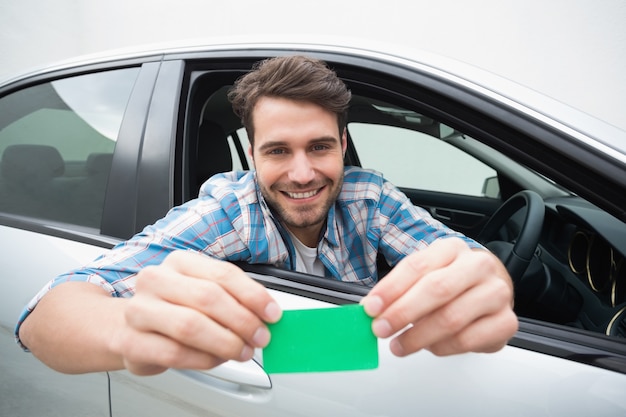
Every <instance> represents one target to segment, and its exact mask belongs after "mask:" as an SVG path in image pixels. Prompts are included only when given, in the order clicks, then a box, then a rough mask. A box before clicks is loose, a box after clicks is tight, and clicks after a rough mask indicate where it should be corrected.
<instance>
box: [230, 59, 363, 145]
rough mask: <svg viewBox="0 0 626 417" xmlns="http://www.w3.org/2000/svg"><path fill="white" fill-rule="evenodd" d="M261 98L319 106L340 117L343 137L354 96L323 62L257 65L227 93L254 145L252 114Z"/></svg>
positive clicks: (279, 61)
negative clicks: (349, 107) (274, 98)
mask: <svg viewBox="0 0 626 417" xmlns="http://www.w3.org/2000/svg"><path fill="white" fill-rule="evenodd" d="M261 97H277V98H286V99H290V100H296V101H304V102H308V103H313V104H316V105H318V106H320V107H322V108H323V109H325V110H327V111H329V112H331V113H334V114H336V115H337V123H338V127H339V132H340V134H341V133H342V132H343V130H344V128H345V126H346V123H347V115H348V106H349V104H350V98H351V94H350V91H349V90H348V88H347V87H346V85H345V84H344V83H343V81H341V80H340V79H339V78H338V77H337V74H335V72H334V71H332V70H331V69H330V68H329V67H328V66H327V65H326V63H324V62H323V61H320V60H317V59H312V58H309V57H304V56H285V57H277V58H270V59H266V60H264V61H260V62H257V63H256V64H255V65H254V66H253V67H252V71H250V72H249V73H247V74H246V75H244V76H243V77H241V78H239V79H238V80H237V81H236V82H235V85H234V86H233V88H232V89H231V90H230V91H229V93H228V98H229V100H230V102H231V103H232V106H233V111H234V112H235V114H236V115H237V116H238V117H239V118H240V119H241V122H242V123H243V125H244V126H245V128H246V131H247V133H248V138H249V140H250V143H251V144H254V126H253V123H252V110H253V109H254V106H255V105H256V103H257V102H258V100H259V99H260V98H261Z"/></svg>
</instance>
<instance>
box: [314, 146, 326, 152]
mask: <svg viewBox="0 0 626 417" xmlns="http://www.w3.org/2000/svg"><path fill="white" fill-rule="evenodd" d="M328 148H329V147H328V145H313V150H314V151H325V150H326V149H328Z"/></svg>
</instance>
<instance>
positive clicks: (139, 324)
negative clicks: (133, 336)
mask: <svg viewBox="0 0 626 417" xmlns="http://www.w3.org/2000/svg"><path fill="white" fill-rule="evenodd" d="M125 318H126V321H127V323H128V324H129V326H130V327H131V328H132V329H133V330H134V331H136V332H138V333H144V334H159V335H162V336H164V337H166V338H168V339H170V340H171V341H172V343H175V344H176V345H179V346H181V347H183V346H184V347H186V348H191V349H195V350H198V351H203V352H206V353H208V354H210V355H212V356H215V357H218V358H221V359H236V360H247V359H249V358H250V356H252V354H251V352H252V351H253V349H252V347H250V346H249V345H248V344H247V343H246V342H245V341H244V340H243V339H242V338H241V337H239V336H238V335H237V334H235V333H233V332H232V331H231V330H229V329H227V328H224V327H223V326H221V325H220V324H219V323H217V322H216V321H214V320H212V319H211V318H209V317H207V316H206V315H204V314H203V313H201V312H200V311H197V310H195V309H192V308H188V307H185V306H180V305H176V304H171V303H168V302H163V301H162V300H160V299H157V298H154V297H146V296H141V295H138V296H136V297H135V299H133V300H131V301H129V303H128V305H127V307H126V311H125Z"/></svg>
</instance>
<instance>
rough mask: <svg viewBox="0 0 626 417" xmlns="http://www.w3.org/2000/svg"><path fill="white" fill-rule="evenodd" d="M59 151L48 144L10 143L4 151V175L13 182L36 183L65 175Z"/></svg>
mask: <svg viewBox="0 0 626 417" xmlns="http://www.w3.org/2000/svg"><path fill="white" fill-rule="evenodd" d="M64 172H65V163H64V162H63V158H62V157H61V154H60V153H59V151H58V150H57V149H56V148H54V147H52V146H48V145H10V146H8V147H7V148H6V149H5V150H4V152H3V153H2V176H3V177H4V178H6V179H7V180H9V181H11V182H16V183H21V184H24V183H36V182H39V181H42V180H46V179H49V178H54V177H58V176H61V175H63V173H64Z"/></svg>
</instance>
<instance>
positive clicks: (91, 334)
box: [16, 56, 517, 375]
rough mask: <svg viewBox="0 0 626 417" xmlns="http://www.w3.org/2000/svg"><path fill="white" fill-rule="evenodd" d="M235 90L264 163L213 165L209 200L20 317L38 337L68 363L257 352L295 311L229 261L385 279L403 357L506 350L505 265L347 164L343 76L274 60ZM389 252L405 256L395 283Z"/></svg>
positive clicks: (386, 328) (63, 367) (208, 362)
mask: <svg viewBox="0 0 626 417" xmlns="http://www.w3.org/2000/svg"><path fill="white" fill-rule="evenodd" d="M229 97H230V99H231V102H232V104H233V109H234V111H235V112H236V113H237V115H238V116H239V117H241V119H242V122H243V124H244V126H245V127H246V130H247V132H248V136H249V138H250V142H251V147H250V152H251V156H252V159H253V161H254V168H255V169H254V170H253V171H250V172H231V173H224V174H218V175H216V176H214V177H213V178H211V179H209V180H208V181H207V182H206V183H205V184H204V185H203V186H202V189H201V192H200V196H199V198H198V199H195V200H193V201H190V202H188V203H186V204H184V205H182V206H180V207H175V208H174V209H172V210H171V211H170V213H168V214H167V216H166V217H165V218H163V219H161V220H160V221H158V222H156V223H155V224H154V225H152V226H149V227H147V228H146V229H145V230H144V231H143V232H142V233H139V234H138V235H136V236H134V237H133V238H132V239H130V240H129V241H128V242H125V243H123V244H120V245H118V246H117V247H115V248H114V249H113V250H112V251H111V252H110V253H108V254H106V255H105V256H102V257H100V258H98V259H96V260H95V261H94V262H92V263H91V264H90V265H87V266H85V267H84V268H81V269H79V270H76V271H71V272H68V273H67V274H64V275H61V276H60V277H57V278H56V279H55V280H53V281H52V282H51V283H50V284H49V285H47V286H46V287H45V288H44V289H43V290H42V291H41V292H40V293H39V294H38V295H37V296H36V297H35V298H34V299H33V301H31V303H30V304H29V305H28V307H27V308H26V309H25V311H24V313H23V315H22V317H21V319H20V323H19V324H18V327H17V330H16V332H17V335H18V337H19V338H20V341H21V342H22V344H23V345H24V346H25V347H27V348H28V349H30V350H31V351H32V352H33V353H34V354H35V355H36V356H37V357H39V358H40V359H41V360H42V361H44V362H45V363H47V364H48V365H49V366H51V367H53V368H55V369H57V370H60V371H63V372H91V371H101V370H113V369H120V368H127V369H129V370H130V371H132V372H134V373H137V374H142V375H146V374H155V373H159V372H162V371H164V370H166V369H167V368H170V367H175V368H191V369H206V368H211V367H214V366H216V365H219V364H220V363H222V362H224V361H226V360H229V359H235V360H248V359H250V358H251V357H252V355H253V351H254V348H256V347H264V346H266V345H267V343H268V342H269V339H270V334H269V331H268V329H267V326H266V323H268V322H275V321H277V320H279V319H280V317H281V310H280V307H279V306H278V305H277V303H276V302H275V301H274V300H273V299H272V298H271V296H270V295H269V293H268V292H267V290H266V289H265V288H264V287H263V286H262V285H260V284H258V283H256V282H255V281H253V280H252V279H251V278H249V277H248V276H247V275H246V274H245V273H244V272H243V271H241V270H240V269H239V268H237V267H236V266H234V265H233V264H230V263H228V262H222V260H238V261H247V262H249V263H264V264H272V265H277V266H280V267H284V268H287V269H291V270H297V271H302V272H308V273H312V274H316V275H320V276H324V277H327V278H328V279H336V280H343V281H349V282H355V283H360V284H362V285H368V286H373V288H372V290H371V291H370V293H369V295H368V296H366V297H365V298H364V299H363V301H362V303H363V305H364V307H365V310H366V312H367V313H368V314H369V315H371V316H372V317H374V321H373V330H374V333H375V334H376V335H377V336H378V337H389V336H391V335H393V334H396V333H398V335H397V336H396V338H395V339H394V340H393V341H392V342H391V349H392V351H393V353H394V354H396V355H398V356H403V355H406V354H409V353H412V352H416V351H418V350H420V349H429V350H430V351H432V352H434V353H435V354H438V355H448V354H454V353H461V352H468V351H475V352H493V351H496V350H498V349H500V348H502V346H504V344H505V343H506V342H507V341H508V339H509V338H510V337H511V336H512V335H513V334H514V332H515V331H516V329H517V318H516V316H515V314H514V313H513V311H512V285H511V280H510V278H509V276H508V274H507V272H506V269H505V268H504V266H503V265H502V263H501V262H500V261H499V260H498V259H497V258H496V257H495V256H494V255H492V254H491V253H489V252H488V251H487V250H485V249H484V248H482V247H481V246H480V245H478V244H477V243H476V242H474V241H473V240H471V239H469V238H467V237H465V236H462V235H460V234H459V233H457V232H455V231H453V230H450V229H449V228H447V227H446V226H444V225H443V224H441V223H439V222H437V221H436V220H434V219H433V218H432V217H430V215H429V214H428V213H427V212H426V211H425V210H422V209H420V208H418V207H415V206H413V204H411V202H410V201H409V200H408V198H407V197H406V196H405V195H404V194H403V193H402V192H400V191H399V190H398V189H397V188H396V187H395V186H393V185H392V184H390V183H389V182H387V181H386V180H385V179H384V178H383V177H382V176H381V175H380V174H378V173H376V172H373V171H369V170H365V169H361V168H358V167H344V164H343V159H344V158H343V157H344V153H345V151H346V147H347V140H346V116H347V111H348V106H349V103H350V98H351V95H350V92H349V91H348V90H347V88H346V86H345V85H344V83H343V82H342V81H341V80H339V78H338V77H337V76H336V74H335V73H334V72H333V71H331V70H330V69H329V68H328V67H327V66H326V65H325V64H324V63H323V62H320V61H317V60H312V59H309V58H306V57H300V56H294V57H282V58H275V59H270V60H267V61H263V62H261V63H259V64H258V65H257V66H256V67H255V68H253V70H252V71H251V72H250V73H248V74H247V75H246V76H244V77H243V78H241V79H240V80H238V81H237V83H236V84H235V86H234V88H233V90H232V91H231V92H230V95H229ZM379 253H380V254H382V255H383V256H384V257H385V258H386V260H387V262H389V264H390V265H392V266H394V268H393V269H392V271H391V272H390V273H389V274H388V275H387V276H386V277H385V279H384V280H382V281H381V282H378V273H377V270H376V258H377V255H378V254H379ZM403 329H404V330H403ZM401 330H403V331H401Z"/></svg>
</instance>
